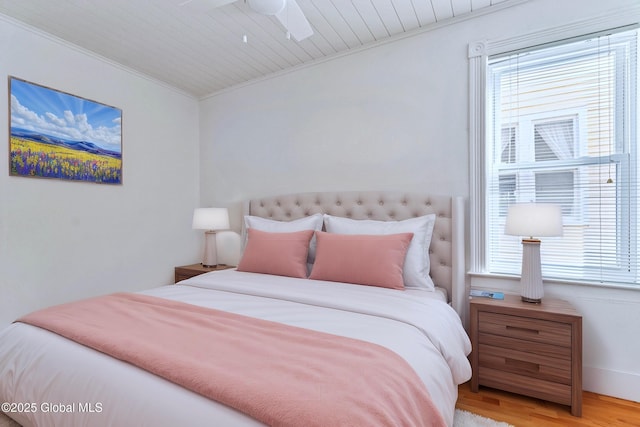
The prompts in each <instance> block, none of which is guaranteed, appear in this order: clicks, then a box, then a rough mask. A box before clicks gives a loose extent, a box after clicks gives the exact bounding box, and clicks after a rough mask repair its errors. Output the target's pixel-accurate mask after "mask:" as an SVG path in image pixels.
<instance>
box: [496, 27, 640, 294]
mask: <svg viewBox="0 0 640 427" xmlns="http://www.w3.org/2000/svg"><path fill="white" fill-rule="evenodd" d="M637 68H638V31H637V30H633V31H628V30H627V31H623V32H618V33H611V34H606V35H602V36H598V37H593V38H590V39H587V40H580V41H569V42H565V43H562V44H555V45H553V46H542V47H539V48H536V49H533V50H528V51H526V52H519V53H514V54H510V55H499V56H495V57H491V58H489V63H488V69H487V97H488V110H487V111H488V114H487V116H486V117H487V144H486V149H487V152H486V156H485V159H486V165H485V176H486V186H487V188H486V191H485V197H486V200H485V207H486V222H487V224H486V246H487V256H486V263H487V270H488V271H489V272H491V273H504V274H519V273H520V263H521V244H520V239H518V238H516V237H513V236H506V235H505V234H504V225H505V217H506V212H507V208H508V206H509V205H510V204H513V203H517V202H532V201H533V202H546V203H556V204H559V205H560V206H561V207H562V213H563V222H564V227H563V236H562V237H557V238H545V239H542V246H541V257H542V264H543V267H542V268H543V275H544V276H545V277H546V278H556V279H565V280H580V281H596V282H602V283H609V282H611V283H631V284H638V283H639V280H640V278H639V275H640V274H639V271H638V267H639V265H638V264H639V259H638V257H639V254H640V250H639V239H638V221H639V214H638V212H639V209H638V208H639V204H638V197H637V196H638V179H639V175H638V170H639V169H638V165H639V164H638V163H639V159H640V157H639V156H638V146H637V139H638V138H637V136H638V135H637V133H638V128H637V120H638V109H637V98H638V70H637ZM534 237H535V236H534Z"/></svg>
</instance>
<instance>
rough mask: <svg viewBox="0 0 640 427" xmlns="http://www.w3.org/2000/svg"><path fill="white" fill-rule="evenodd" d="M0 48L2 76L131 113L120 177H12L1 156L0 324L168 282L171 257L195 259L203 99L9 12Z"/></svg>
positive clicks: (0, 124) (3, 90) (2, 106)
mask: <svg viewBox="0 0 640 427" xmlns="http://www.w3.org/2000/svg"><path fill="white" fill-rule="evenodd" d="M0 51H1V52H2V55H0V70H1V73H0V79H6V78H7V75H12V76H16V77H19V78H22V79H25V80H28V81H32V82H35V83H38V84H42V85H45V86H48V87H51V88H54V89H58V90H61V91H65V92H68V93H71V94H74V95H78V96H82V97H84V98H88V99H92V100H95V101H98V102H102V103H105V104H108V105H113V106H116V107H118V108H121V109H122V111H123V113H122V115H123V185H120V186H109V185H98V184H88V183H80V182H70V181H60V180H48V179H33V178H24V177H10V176H9V171H8V161H7V160H4V161H0V326H2V325H5V324H8V323H10V322H11V321H13V320H14V319H15V318H17V317H18V316H19V315H22V314H26V313H27V312H29V311H32V310H34V309H37V308H40V307H43V306H47V305H51V304H56V303H60V302H66V301H70V300H74V299H79V298H83V297H86V296H91V295H98V294H104V293H108V292H114V291H119V290H137V289H142V288H149V287H153V286H158V285H161V284H167V283H171V282H172V279H173V267H174V266H175V265H181V264H187V263H192V262H195V261H196V260H198V259H199V242H200V240H199V239H201V236H200V233H198V232H195V231H193V230H191V215H192V212H193V208H194V207H196V206H197V205H198V198H199V194H198V193H199V187H198V186H199V176H198V102H197V101H196V100H195V99H194V98H192V97H190V96H187V95H185V94H182V93H180V92H178V91H176V90H174V89H169V88H167V87H165V86H162V85H160V84H158V83H156V82H153V81H151V80H149V79H146V78H143V77H141V76H139V75H136V74H134V73H132V72H130V71H127V70H125V69H123V68H122V67H116V66H114V65H112V64H109V63H107V62H105V61H103V60H101V59H99V58H97V57H96V56H93V55H90V54H88V53H86V52H83V51H80V50H79V49H76V48H73V47H71V46H69V45H65V44H63V43H61V42H59V41H57V40H55V39H53V38H49V37H45V36H43V35H41V34H40V33H37V32H35V31H30V30H28V29H27V28H26V27H23V26H21V25H17V24H15V23H14V21H11V20H8V19H6V18H4V17H2V16H0ZM7 86H8V85H7V84H6V83H5V84H0V99H2V100H4V101H3V102H0V117H2V118H3V119H2V120H0V135H3V137H2V138H1V139H2V140H3V141H5V142H3V144H8V140H7V139H5V138H8V135H9V128H8V120H7V118H8V111H7V108H8V102H7V101H6V100H7V99H8V98H7V96H8V95H7V90H8V89H7ZM5 147H6V146H5ZM6 150H7V149H6V148H5V151H4V153H6V152H7V151H6ZM5 155H6V154H5Z"/></svg>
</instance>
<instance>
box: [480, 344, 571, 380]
mask: <svg viewBox="0 0 640 427" xmlns="http://www.w3.org/2000/svg"><path fill="white" fill-rule="evenodd" d="M515 349H517V350H515ZM479 352H480V354H479V358H480V359H479V360H480V366H483V367H487V368H492V369H496V370H500V371H504V372H510V373H513V374H518V375H523V376H527V377H531V378H538V379H541V380H546V381H553V382H558V383H562V384H567V385H570V384H571V359H570V358H557V357H553V356H547V355H544V354H538V353H533V352H529V351H527V350H524V349H521V348H519V347H511V348H508V347H495V346H492V345H488V344H480V346H479Z"/></svg>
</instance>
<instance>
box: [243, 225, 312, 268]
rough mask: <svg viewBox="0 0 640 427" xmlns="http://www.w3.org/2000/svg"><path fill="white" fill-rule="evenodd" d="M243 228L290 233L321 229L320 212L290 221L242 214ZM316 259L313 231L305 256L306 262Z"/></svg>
mask: <svg viewBox="0 0 640 427" xmlns="http://www.w3.org/2000/svg"><path fill="white" fill-rule="evenodd" d="M244 226H245V228H254V229H256V230H260V231H267V232H270V233H292V232H294V231H304V230H317V231H321V230H322V214H321V213H317V214H314V215H311V216H306V217H304V218H299V219H294V220H292V221H276V220H273V219H267V218H261V217H259V216H251V215H245V216H244ZM246 243H247V237H246V233H245V240H244V244H245V245H246ZM315 259H316V236H315V233H314V235H313V238H312V239H311V242H310V243H309V254H308V256H307V263H309V264H313V262H314V261H315Z"/></svg>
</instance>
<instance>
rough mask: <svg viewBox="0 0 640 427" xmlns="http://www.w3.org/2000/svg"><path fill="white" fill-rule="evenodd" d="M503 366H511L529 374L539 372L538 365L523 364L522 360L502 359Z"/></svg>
mask: <svg viewBox="0 0 640 427" xmlns="http://www.w3.org/2000/svg"><path fill="white" fill-rule="evenodd" d="M504 364H505V365H507V366H513V367H516V368H521V369H526V370H527V371H529V372H540V365H539V364H537V363H532V362H525V361H524V360H516V359H509V358H505V359H504Z"/></svg>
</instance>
